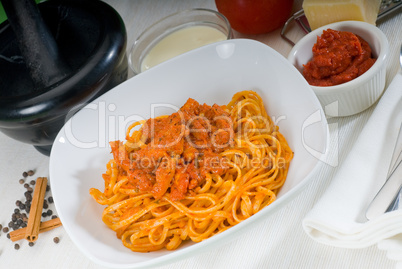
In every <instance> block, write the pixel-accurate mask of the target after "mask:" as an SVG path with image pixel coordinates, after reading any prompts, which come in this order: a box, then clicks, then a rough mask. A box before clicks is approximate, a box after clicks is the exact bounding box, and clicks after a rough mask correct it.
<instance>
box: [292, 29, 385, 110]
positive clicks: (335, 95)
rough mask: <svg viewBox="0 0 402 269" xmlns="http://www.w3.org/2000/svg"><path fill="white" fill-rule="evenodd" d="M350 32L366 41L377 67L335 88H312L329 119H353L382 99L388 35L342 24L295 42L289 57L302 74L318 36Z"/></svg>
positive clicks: (319, 30)
mask: <svg viewBox="0 0 402 269" xmlns="http://www.w3.org/2000/svg"><path fill="white" fill-rule="evenodd" d="M327 29H333V30H338V31H348V32H352V33H354V34H356V35H359V36H360V37H362V38H363V39H364V40H366V41H367V42H368V43H369V45H370V47H371V49H372V54H373V57H375V58H377V60H376V62H375V63H374V65H373V66H372V67H371V68H370V69H369V70H367V71H366V72H365V73H364V74H363V75H361V76H359V77H357V78H355V79H353V80H351V81H349V82H346V83H343V84H339V85H336V86H327V87H319V86H311V88H312V89H313V91H314V92H315V94H316V95H317V97H318V99H319V100H320V103H321V105H322V107H323V109H324V111H325V113H326V115H327V116H331V117H342V116H350V115H354V114H357V113H359V112H362V111H364V110H365V109H367V108H369V107H370V106H371V105H373V104H374V103H375V102H376V101H377V100H378V98H379V97H380V96H381V94H382V92H383V91H384V87H385V73H386V65H385V59H386V57H387V55H388V51H389V44H388V40H387V38H386V36H385V34H384V33H383V32H382V31H381V30H380V29H378V28H377V27H376V26H374V25H372V24H369V23H366V22H360V21H342V22H336V23H332V24H328V25H325V26H323V27H320V28H318V29H316V30H314V31H312V32H311V33H309V34H307V35H306V36H304V37H303V38H302V39H300V41H298V42H297V43H296V45H295V46H294V47H293V49H292V50H291V51H290V53H289V55H288V60H289V61H290V62H291V63H292V64H293V65H294V66H295V67H296V68H297V69H298V70H299V71H300V72H301V73H303V65H305V64H306V63H307V62H308V61H310V60H311V58H312V56H313V53H312V48H313V45H314V44H315V43H316V42H317V36H321V34H322V33H323V31H324V30H327Z"/></svg>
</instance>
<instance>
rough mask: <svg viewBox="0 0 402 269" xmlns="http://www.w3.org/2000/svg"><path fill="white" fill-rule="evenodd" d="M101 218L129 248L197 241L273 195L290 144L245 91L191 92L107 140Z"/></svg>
mask: <svg viewBox="0 0 402 269" xmlns="http://www.w3.org/2000/svg"><path fill="white" fill-rule="evenodd" d="M110 145H111V148H112V153H113V159H111V160H110V161H109V162H108V163H107V165H106V172H105V173H104V174H103V180H104V184H105V188H104V191H103V192H101V191H100V190H98V189H95V188H91V189H90V191H89V192H90V195H91V196H92V197H93V198H94V199H95V201H96V202H97V203H99V204H101V205H105V206H106V207H105V209H104V211H103V214H102V220H103V222H104V223H105V224H106V225H107V226H108V227H109V228H110V229H112V230H113V231H115V232H116V235H117V237H118V238H120V239H121V241H122V243H123V244H124V246H126V247H127V248H129V249H131V250H132V251H136V252H149V251H156V250H159V249H162V248H166V249H168V250H174V249H177V248H178V247H179V246H180V245H181V243H182V242H183V241H185V240H192V241H194V242H200V241H202V240H205V239H207V238H210V237H211V236H214V235H216V234H218V233H221V232H223V231H225V230H227V229H229V228H230V227H232V226H234V225H236V224H238V223H240V222H241V221H243V220H245V219H247V218H249V217H250V216H252V215H254V214H256V213H257V212H258V211H260V210H261V209H263V208H264V207H266V206H268V205H269V204H271V203H272V202H273V201H274V200H275V199H276V194H277V192H278V191H279V189H280V188H281V186H282V185H283V184H284V182H285V180H286V176H287V173H288V169H289V165H290V162H291V160H292V158H293V152H292V150H291V149H290V147H289V145H288V143H287V141H286V139H285V137H284V136H283V135H282V134H281V133H280V132H279V127H278V126H276V125H275V124H274V122H273V121H272V119H271V118H270V117H269V116H268V115H267V113H266V111H265V108H264V104H263V102H262V100H261V98H260V96H259V95H258V94H257V93H255V92H253V91H242V92H238V93H236V94H235V95H234V96H233V98H232V100H231V101H230V103H229V104H228V105H226V106H218V105H216V104H215V105H213V106H208V105H206V104H204V105H200V104H199V103H198V102H196V101H195V100H193V99H191V98H190V99H189V100H188V101H187V102H186V104H184V106H183V107H182V108H180V110H179V111H178V112H176V113H173V114H172V115H169V116H162V117H157V118H154V119H152V118H151V119H149V120H147V121H139V122H135V123H133V124H132V125H131V126H129V128H128V130H127V135H126V142H124V143H123V142H122V141H113V142H111V143H110Z"/></svg>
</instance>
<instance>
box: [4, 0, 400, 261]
mask: <svg viewBox="0 0 402 269" xmlns="http://www.w3.org/2000/svg"><path fill="white" fill-rule="evenodd" d="M106 2H108V3H109V4H111V5H112V6H114V7H115V8H116V10H117V11H118V12H119V13H120V15H121V16H122V18H123V20H124V22H125V24H126V28H127V34H128V44H129V46H128V48H127V49H129V48H130V45H131V44H132V42H133V41H134V39H135V38H136V37H137V36H138V35H139V33H140V32H141V31H142V30H144V29H145V28H146V27H147V26H149V25H150V24H151V23H153V22H154V21H156V20H158V19H159V18H161V17H164V16H166V15H168V14H171V13H173V12H175V11H178V10H183V9H188V8H193V7H203V8H211V9H216V7H215V3H214V1H213V0H208V1H202V0H191V1H189V0H171V1H157V0H143V1H130V0H119V1H112V0H108V1H106ZM301 2H302V1H301V0H296V1H295V4H294V11H297V10H299V9H300V7H301ZM401 27H402V13H401V12H400V13H399V14H397V15H394V16H393V17H392V18H390V19H388V20H387V21H385V22H383V23H381V24H380V25H379V28H380V29H381V30H383V31H384V33H385V34H386V35H387V37H388V39H389V42H390V46H391V47H390V55H389V58H388V63H387V85H388V84H389V83H390V81H391V80H392V78H393V77H394V75H395V74H396V72H397V71H398V68H399V61H398V56H399V49H400V45H401V41H402V31H401ZM279 33H280V31H279V30H278V31H275V32H273V33H270V34H266V35H261V36H244V35H240V34H236V37H246V38H253V39H257V40H259V41H262V42H264V43H265V44H267V45H269V46H271V47H273V48H274V49H276V50H278V51H279V52H280V53H281V54H282V55H284V56H287V54H288V53H289V51H290V49H291V46H290V45H289V44H288V43H286V42H285V41H284V40H282V39H281V37H280V35H279ZM303 34H304V33H303V32H302V31H301V30H300V29H299V28H298V27H297V26H296V25H293V26H292V27H291V29H290V30H289V34H288V36H289V37H290V39H292V40H295V41H297V40H298V39H300V38H301V37H302V36H303ZM131 75H132V74H131V73H130V76H131ZM372 111H373V107H372V108H370V109H368V110H367V111H365V112H363V113H360V114H358V115H355V116H351V117H345V118H330V119H328V122H329V127H330V132H331V143H330V151H331V152H332V154H331V162H330V164H327V165H324V166H322V168H321V170H320V171H319V173H318V174H317V176H316V179H315V180H314V181H313V182H312V183H311V184H310V185H309V186H308V187H307V188H306V189H305V191H304V192H303V193H301V194H300V195H299V196H298V197H297V198H296V199H295V200H294V201H292V202H290V203H289V204H288V205H287V206H285V207H284V208H283V209H282V210H280V211H279V212H277V213H275V214H274V215H273V216H272V217H270V218H269V219H267V220H266V221H264V222H262V223H261V224H260V225H259V226H257V227H256V228H255V229H252V230H250V231H248V232H247V233H245V234H244V235H242V236H241V237H239V238H237V239H235V240H233V241H232V242H230V243H228V244H226V245H224V246H223V247H221V248H219V249H216V250H214V251H210V252H208V251H207V252H205V253H202V254H199V255H197V256H194V257H191V258H188V259H185V260H181V261H177V262H176V263H173V264H168V265H166V266H164V267H162V268H166V269H167V268H394V265H395V264H394V262H393V261H391V260H389V259H387V257H386V255H385V254H386V253H385V252H384V251H380V250H378V249H377V247H376V246H372V247H369V248H364V249H353V250H351V249H343V248H334V247H329V246H325V245H322V244H319V243H317V242H315V241H313V240H312V239H311V238H309V237H308V236H307V235H306V234H305V232H304V231H303V228H302V225H301V223H302V220H303V218H304V217H305V216H306V214H307V213H308V212H309V211H310V210H311V208H312V207H313V206H314V204H315V202H316V201H317V200H318V199H319V198H320V197H321V195H322V194H323V192H324V191H325V189H326V187H327V186H328V185H329V183H330V181H331V179H332V178H333V176H334V173H335V172H336V171H337V167H338V166H339V164H341V163H342V161H343V160H344V159H345V157H346V156H347V154H348V152H349V150H350V149H351V146H352V145H353V143H354V142H355V140H356V138H357V137H358V135H359V133H360V131H361V130H362V128H363V126H364V125H365V123H366V122H367V120H368V118H369V117H370V115H371V113H372ZM0 160H1V161H0V182H1V188H0V204H1V211H0V224H2V225H3V227H4V226H7V224H8V222H9V221H10V220H11V215H12V213H13V211H14V208H15V201H16V200H18V199H23V198H24V187H23V185H21V184H19V183H18V180H19V179H20V178H22V173H23V172H24V171H27V170H30V169H32V170H34V171H35V176H48V162H49V158H48V157H45V156H43V155H41V154H40V153H39V152H37V151H36V150H35V149H34V148H33V147H32V146H30V145H26V144H22V143H20V142H17V141H15V140H12V139H11V138H8V137H7V136H5V135H4V134H2V133H0ZM28 179H30V178H28ZM49 195H51V193H50V194H49ZM50 209H52V210H54V205H53V204H50ZM54 213H55V214H57V212H54ZM54 237H59V238H60V242H59V243H58V244H55V243H54V242H53V238H54ZM18 243H19V244H20V249H19V250H15V249H14V243H13V242H11V240H9V239H7V237H6V234H5V233H4V232H3V231H0V268H24V267H29V268H32V269H35V268H101V267H100V266H98V265H97V264H95V263H93V262H92V261H91V260H89V259H88V258H87V257H85V256H84V255H83V254H82V253H81V252H80V251H79V250H78V248H77V247H76V246H75V245H74V244H73V243H72V241H71V240H70V239H69V237H68V235H67V233H66V232H65V230H64V228H63V227H60V228H57V229H55V230H52V231H50V232H47V233H44V234H41V235H40V238H39V240H38V241H37V242H36V244H35V245H34V246H33V247H29V246H28V243H27V242H26V241H20V242H18Z"/></svg>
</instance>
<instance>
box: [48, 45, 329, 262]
mask: <svg viewBox="0 0 402 269" xmlns="http://www.w3.org/2000/svg"><path fill="white" fill-rule="evenodd" d="M194 63H197V64H194ZM242 90H255V91H257V92H258V93H259V94H260V96H261V97H262V99H263V101H264V103H265V106H266V109H267V112H268V114H269V115H270V116H271V117H272V119H273V120H274V121H275V122H276V123H277V124H278V126H279V128H280V131H281V132H282V133H283V135H284V136H285V137H286V138H287V141H288V143H289V145H290V147H291V148H292V150H294V152H295V155H294V159H293V160H292V163H291V166H290V170H289V174H288V177H287V180H286V182H285V184H284V186H283V187H282V189H281V191H280V192H279V194H278V197H277V200H276V201H275V202H273V203H272V204H271V205H269V206H268V207H266V208H264V209H263V210H261V211H260V212H258V213H257V214H255V215H254V216H252V217H250V218H249V219H247V220H245V221H243V222H241V223H240V224H238V225H236V226H234V227H232V228H230V229H228V230H227V231H225V232H223V233H221V234H218V235H216V236H214V237H212V238H210V239H207V240H205V241H203V242H200V243H196V244H195V243H192V242H186V243H184V244H183V245H182V246H181V247H180V248H179V249H177V250H174V251H167V250H161V251H156V252H151V253H136V252H132V251H131V250H129V249H127V248H125V247H124V246H123V245H122V243H121V241H120V240H119V239H117V238H116V235H115V233H114V232H113V231H112V230H110V229H108V228H107V227H106V225H105V224H104V223H103V222H102V220H101V215H102V211H103V208H104V207H103V206H101V205H99V204H97V203H96V202H95V201H94V200H93V199H92V197H91V196H90V195H89V189H90V188H92V187H95V188H99V189H101V190H103V187H104V182H103V179H102V173H104V171H105V169H106V163H107V162H108V160H109V159H111V158H112V156H111V154H110V147H109V145H108V142H109V141H113V140H116V139H121V140H124V138H125V131H126V128H127V126H128V124H129V123H130V122H132V121H134V120H139V119H144V118H145V119H147V118H149V117H151V116H152V117H155V116H157V115H161V114H171V113H173V112H174V111H175V110H177V109H179V108H180V106H182V105H183V104H184V103H185V102H186V100H187V99H188V98H189V97H191V98H194V99H195V100H197V101H199V102H200V103H204V102H205V103H207V104H214V103H217V104H227V103H228V102H229V101H230V100H231V98H232V96H233V94H234V93H236V92H238V91H242ZM328 141H329V133H328V125H327V121H326V118H325V115H324V112H323V111H322V109H321V106H320V103H319V101H318V99H317V98H316V96H315V95H314V93H313V91H312V90H311V88H310V87H309V85H308V84H307V82H306V81H305V80H304V78H303V77H302V75H301V74H300V73H299V72H298V71H297V70H296V69H295V68H294V67H293V66H292V65H291V64H290V63H289V62H288V61H287V60H286V58H284V57H283V56H281V55H280V54H279V53H277V52H276V51H274V50H273V49H272V48H270V47H268V46H266V45H264V44H262V43H259V42H256V41H252V40H240V39H237V40H228V41H222V42H219V43H214V44H211V45H207V46H205V47H201V48H199V49H196V50H194V51H191V52H188V53H186V54H183V55H180V56H178V57H175V58H173V59H171V60H168V61H166V62H164V63H161V64H160V65H158V66H155V67H153V68H152V69H150V70H148V71H147V72H144V73H141V74H139V75H137V76H135V77H133V78H132V79H130V80H128V81H126V82H124V83H123V84H121V85H119V86H117V87H116V88H114V89H112V90H111V91H109V92H107V93H106V94H104V95H103V96H101V97H100V98H98V99H96V100H95V101H93V102H92V103H90V104H88V105H87V106H86V107H85V108H83V109H82V110H80V111H79V112H78V113H77V114H75V115H74V116H73V117H72V118H71V119H70V120H69V121H68V122H67V123H66V124H65V126H64V127H63V129H62V130H61V131H60V133H59V134H58V136H57V139H56V141H55V143H54V145H53V148H52V152H51V156H50V184H51V187H52V194H53V197H54V201H55V206H56V210H57V213H58V214H59V216H60V219H61V221H62V223H63V227H64V228H65V230H66V231H67V233H68V235H69V236H70V238H71V239H72V241H73V242H74V243H75V244H76V245H77V247H78V248H79V249H80V250H81V251H82V252H83V253H84V254H85V255H86V256H88V257H89V258H90V259H91V260H92V261H94V262H96V263H98V264H100V265H102V266H107V267H113V268H143V267H149V266H158V265H162V264H166V263H168V262H173V261H177V260H178V259H182V258H185V257H189V256H190V255H195V254H197V253H200V252H202V251H211V250H212V249H213V248H214V247H217V246H219V245H221V244H224V243H227V242H228V241H230V240H235V238H236V236H237V235H240V234H242V232H244V231H245V230H246V229H247V230H249V229H252V228H253V227H254V226H255V225H256V224H257V223H259V222H261V221H263V220H265V219H266V218H269V217H270V216H271V215H272V213H273V212H274V211H276V210H278V209H280V208H282V207H283V206H284V205H285V204H287V203H288V202H289V201H291V200H292V199H293V198H295V197H296V195H297V194H298V193H300V192H301V191H302V189H303V188H304V187H305V186H306V185H307V184H308V183H309V182H310V181H311V180H312V179H313V178H314V177H313V174H314V173H315V171H317V168H318V167H319V164H320V163H322V162H323V161H322V160H323V158H324V157H325V156H326V150H327V148H328Z"/></svg>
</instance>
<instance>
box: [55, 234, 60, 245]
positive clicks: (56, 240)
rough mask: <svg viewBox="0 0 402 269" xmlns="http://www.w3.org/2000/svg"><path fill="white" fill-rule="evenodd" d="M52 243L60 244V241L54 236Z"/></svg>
mask: <svg viewBox="0 0 402 269" xmlns="http://www.w3.org/2000/svg"><path fill="white" fill-rule="evenodd" d="M53 242H55V243H56V244H57V243H59V242H60V239H59V238H58V237H57V236H56V237H55V238H53Z"/></svg>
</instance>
